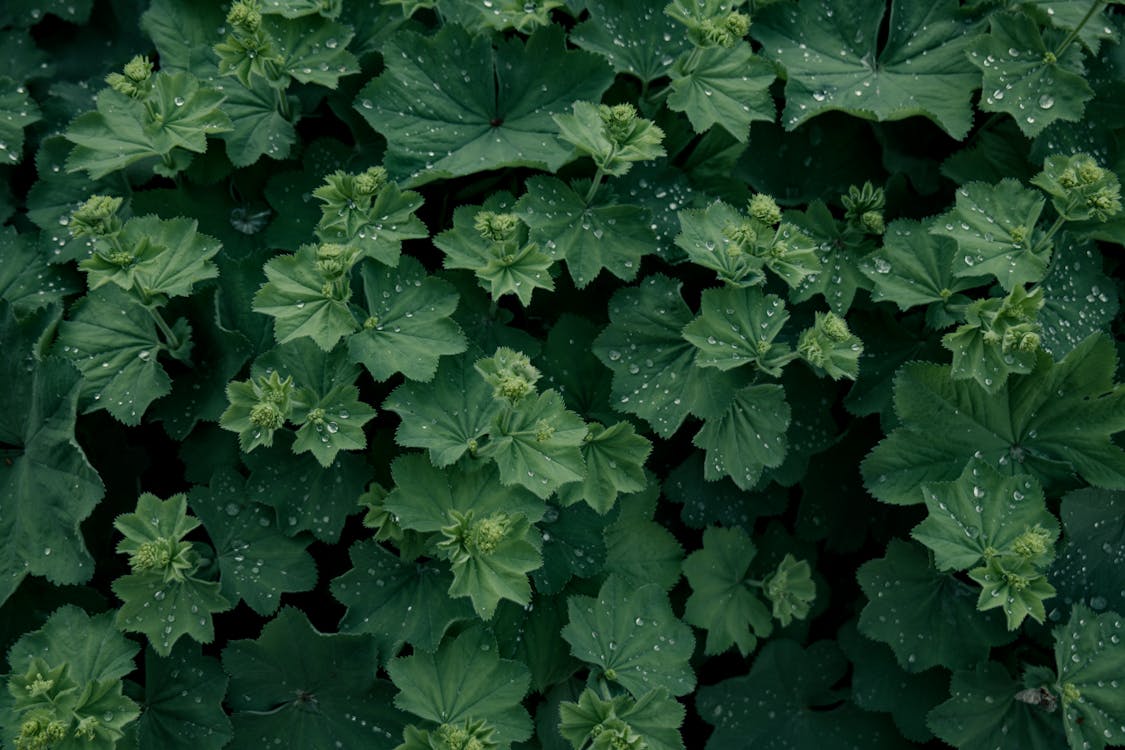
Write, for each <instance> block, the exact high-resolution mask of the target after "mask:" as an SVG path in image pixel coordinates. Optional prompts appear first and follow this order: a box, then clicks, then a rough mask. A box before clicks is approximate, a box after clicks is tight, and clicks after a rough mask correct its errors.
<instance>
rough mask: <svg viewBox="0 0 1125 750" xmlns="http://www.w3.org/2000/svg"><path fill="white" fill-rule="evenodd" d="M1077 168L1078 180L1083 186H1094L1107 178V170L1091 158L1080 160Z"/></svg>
mask: <svg viewBox="0 0 1125 750" xmlns="http://www.w3.org/2000/svg"><path fill="white" fill-rule="evenodd" d="M1075 166H1076V167H1077V169H1078V179H1079V181H1080V182H1081V183H1082V184H1083V185H1092V184H1094V183H1095V182H1097V181H1098V180H1100V179H1101V178H1103V177H1105V170H1104V169H1102V168H1101V167H1099V166H1098V163H1097V162H1096V161H1094V160H1093V159H1091V158H1089V157H1086V158H1083V159H1080V160H1079V161H1078V163H1077V164H1076V165H1075Z"/></svg>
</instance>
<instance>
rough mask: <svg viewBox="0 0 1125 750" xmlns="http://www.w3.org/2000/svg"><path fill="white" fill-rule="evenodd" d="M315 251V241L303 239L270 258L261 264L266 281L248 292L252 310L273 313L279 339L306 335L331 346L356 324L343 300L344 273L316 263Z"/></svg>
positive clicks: (346, 288) (347, 286)
mask: <svg viewBox="0 0 1125 750" xmlns="http://www.w3.org/2000/svg"><path fill="white" fill-rule="evenodd" d="M319 255H320V252H319V251H318V249H317V248H316V247H315V246H313V245H304V246H302V247H301V248H300V249H299V250H297V252H296V253H295V254H293V255H280V256H278V257H276V258H273V259H272V260H270V261H269V262H268V263H266V265H265V268H264V269H263V270H264V271H265V274H266V278H267V279H268V280H269V281H268V282H267V283H265V284H263V285H262V288H261V289H260V290H259V291H258V293H257V294H256V295H254V310H255V311H257V312H260V313H265V314H266V315H272V316H273V318H274V333H275V334H276V336H277V341H278V343H280V344H284V343H285V342H287V341H293V340H294V339H297V338H300V337H302V336H308V337H309V338H311V339H312V340H313V341H315V342H316V343H317V346H319V347H320V348H321V349H323V350H325V351H331V350H332V348H333V347H335V346H336V344H337V342H339V340H340V339H341V338H342V337H344V336H347V335H349V334H351V333H353V332H354V331H355V330H356V329H357V328H358V327H359V326H358V324H357V323H356V319H355V315H354V314H353V313H352V311H351V309H350V307H349V305H348V300H349V299H350V298H351V287H350V284H349V282H348V275H347V273H345V274H344V275H343V276H342V277H339V278H330V277H329V276H328V275H327V274H326V273H325V272H324V271H323V270H322V269H321V268H320V267H318V262H317V261H318V260H319Z"/></svg>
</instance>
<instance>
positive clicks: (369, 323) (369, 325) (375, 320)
mask: <svg viewBox="0 0 1125 750" xmlns="http://www.w3.org/2000/svg"><path fill="white" fill-rule="evenodd" d="M378 326H379V316H378V315H371V316H368V318H367V320H365V321H363V330H365V331H370V330H372V329H373V328H377V327H378Z"/></svg>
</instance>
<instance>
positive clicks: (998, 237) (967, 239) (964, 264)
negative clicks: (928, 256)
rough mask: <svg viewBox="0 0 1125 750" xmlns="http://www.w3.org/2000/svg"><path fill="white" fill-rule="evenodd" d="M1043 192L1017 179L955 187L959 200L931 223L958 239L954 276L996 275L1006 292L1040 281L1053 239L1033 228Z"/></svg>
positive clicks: (936, 231) (935, 230)
mask: <svg viewBox="0 0 1125 750" xmlns="http://www.w3.org/2000/svg"><path fill="white" fill-rule="evenodd" d="M1044 203H1045V201H1044V199H1043V196H1042V194H1040V193H1039V192H1037V191H1035V190H1031V189H1029V188H1026V187H1024V186H1023V185H1021V184H1019V183H1018V182H1016V181H1015V180H1012V179H1004V180H1001V181H1000V182H999V183H998V184H996V185H986V184H984V183H983V182H970V183H969V184H967V185H963V186H961V187H960V188H959V189H958V190H957V205H956V207H955V208H953V209H952V210H950V211H949V212H948V213H946V214H944V215H942V216H940V217H939V218H938V219H937V220H936V221H935V222H934V224H933V225H932V226H931V227H930V232H932V233H933V234H937V235H941V236H945V237H950V238H952V239H954V240H956V242H957V255H956V257H955V259H954V261H953V268H954V271H953V275H954V276H958V277H965V276H984V275H990V276H995V277H996V280H997V281H999V282H1000V285H1001V286H1002V287H1004V290H1005V291H1008V292H1010V291H1012V289H1014V288H1015V287H1017V286H1019V285H1021V284H1030V283H1034V282H1036V281H1039V280H1041V279H1042V278H1043V277H1044V276H1045V275H1046V273H1047V263H1048V262H1049V261H1050V259H1051V244H1050V242H1044V235H1043V233H1042V231H1041V230H1038V229H1037V228H1036V226H1035V225H1036V222H1038V221H1039V215H1040V214H1041V213H1042V211H1043V204H1044Z"/></svg>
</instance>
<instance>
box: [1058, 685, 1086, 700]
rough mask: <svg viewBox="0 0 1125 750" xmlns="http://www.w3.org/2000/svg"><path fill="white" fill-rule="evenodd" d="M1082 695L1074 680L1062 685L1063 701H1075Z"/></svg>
mask: <svg viewBox="0 0 1125 750" xmlns="http://www.w3.org/2000/svg"><path fill="white" fill-rule="evenodd" d="M1081 697H1082V692H1081V691H1080V690H1079V689H1078V688H1077V687H1075V685H1074V683H1073V682H1068V683H1066V684H1065V685H1063V686H1062V699H1063V703H1074V702H1075V701H1076V700H1078V699H1079V698H1081Z"/></svg>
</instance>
